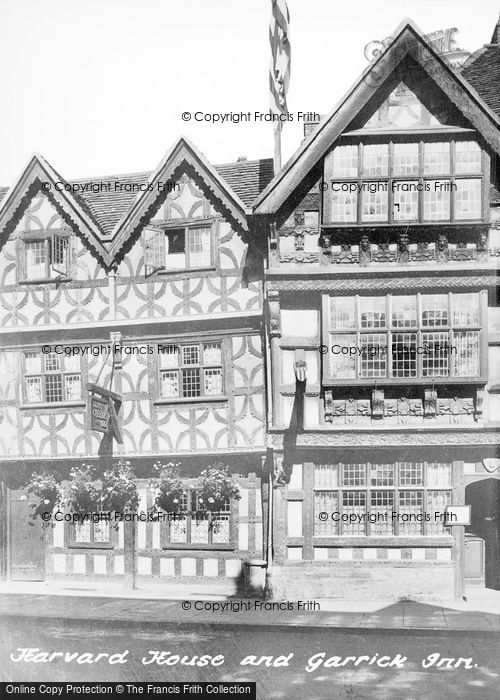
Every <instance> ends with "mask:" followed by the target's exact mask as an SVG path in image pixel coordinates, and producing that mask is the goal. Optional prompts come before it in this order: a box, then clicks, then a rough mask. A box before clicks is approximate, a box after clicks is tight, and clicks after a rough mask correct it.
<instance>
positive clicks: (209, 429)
mask: <svg viewBox="0 0 500 700" xmlns="http://www.w3.org/2000/svg"><path fill="white" fill-rule="evenodd" d="M499 81H500V26H499V25H497V26H496V27H495V29H494V33H493V36H492V38H491V41H490V42H489V43H487V44H485V46H483V47H482V48H480V49H479V50H478V51H476V52H475V53H473V54H472V55H471V56H470V57H469V58H468V59H467V60H466V62H465V63H464V64H463V65H461V66H460V67H456V66H455V67H453V66H452V65H451V64H450V63H449V62H448V61H447V60H446V58H445V57H443V56H442V55H439V54H438V53H437V52H436V47H435V46H433V45H431V44H429V43H428V42H427V40H426V39H424V38H423V37H422V36H421V35H420V33H419V31H418V30H417V29H416V28H415V27H414V26H413V24H411V23H407V24H405V25H402V26H401V27H400V28H399V29H398V31H397V33H396V34H395V35H394V41H393V42H392V44H391V45H390V46H389V48H388V49H387V50H386V51H385V53H384V54H383V55H382V56H381V57H380V58H379V59H378V60H377V61H376V62H375V63H373V64H372V65H370V66H369V67H368V68H367V70H365V72H364V74H363V75H362V76H360V78H359V80H358V81H357V82H356V83H355V85H354V86H353V87H352V88H351V89H350V91H349V92H348V93H347V95H346V96H345V97H344V98H342V99H341V101H340V102H338V103H337V105H336V106H335V107H334V108H333V110H332V111H331V112H330V114H328V115H326V116H324V117H323V118H322V119H321V120H320V121H319V122H318V123H311V124H309V125H308V126H307V129H306V131H307V133H306V135H305V138H304V140H303V142H302V143H301V144H300V146H299V148H298V150H297V151H296V152H295V153H294V155H293V156H292V157H291V158H290V160H289V161H288V162H287V163H286V164H285V165H284V166H283V167H282V168H281V170H280V171H279V172H276V173H273V164H272V160H271V159H264V160H260V161H250V160H247V159H245V158H239V159H238V161H237V162H235V163H228V164H223V165H212V164H211V163H209V162H208V161H207V160H206V158H205V157H204V156H203V155H202V154H201V153H200V152H199V150H198V149H197V148H196V146H194V145H193V144H192V143H190V142H189V141H188V140H187V139H185V138H179V139H178V140H177V141H175V143H174V144H173V146H172V147H171V148H170V149H169V150H168V152H167V153H166V155H165V157H164V158H163V160H162V161H161V163H160V165H159V166H158V167H157V168H156V170H154V171H153V172H150V173H149V172H148V173H134V174H130V175H126V176H116V177H115V176H113V177H106V178H104V177H93V178H92V179H90V178H89V179H88V181H87V182H89V183H90V182H92V183H94V184H95V183H104V182H109V181H114V182H118V183H137V184H139V183H145V182H147V183H151V187H148V188H143V190H144V191H140V192H138V193H136V192H134V191H127V190H130V189H132V190H133V189H134V188H130V187H128V188H126V187H124V188H121V187H117V188H106V187H98V186H96V187H94V188H93V189H92V188H91V187H90V186H89V187H88V188H85V189H84V191H83V189H82V188H81V189H80V191H79V192H77V191H71V189H72V188H67V189H65V188H64V187H56V184H57V183H61V182H64V180H63V178H62V177H61V175H60V174H58V173H57V172H56V171H55V170H54V168H53V167H52V166H51V165H50V164H49V163H48V162H47V161H46V160H44V158H43V157H41V156H39V155H34V156H33V157H32V158H31V159H30V161H29V162H28V164H27V166H26V168H25V169H24V171H23V172H22V174H21V175H20V177H19V178H18V179H17V180H16V182H14V184H13V185H12V186H11V187H10V188H3V189H2V190H0V197H1V200H0V328H1V330H0V337H1V352H0V378H1V382H0V459H1V472H0V473H1V478H2V479H3V485H2V510H1V535H2V538H1V544H2V550H1V557H2V575H3V578H4V579H11V580H19V581H25V580H36V581H47V582H49V583H50V582H57V583H58V585H61V581H66V582H67V586H68V587H70V586H75V585H76V584H77V582H82V581H86V580H87V581H88V580H89V579H90V580H91V581H93V582H94V583H96V582H99V581H105V580H110V581H113V582H116V584H117V586H121V585H123V582H124V581H126V579H127V576H129V575H130V570H131V568H132V569H133V570H134V571H135V574H136V580H137V585H138V586H141V583H144V584H146V583H147V584H148V585H149V584H152V583H153V582H156V583H157V584H158V585H160V586H164V587H168V586H169V585H172V584H174V583H175V584H179V583H182V584H183V585H184V586H185V587H187V588H186V590H189V587H191V588H192V589H193V590H196V591H201V590H202V589H203V586H204V585H206V586H207V587H208V586H209V585H211V586H212V587H213V586H214V584H217V585H218V587H219V590H225V591H227V592H233V591H234V590H235V587H236V586H237V585H238V583H239V582H240V580H241V577H242V570H243V567H244V564H245V562H250V561H255V560H257V561H260V562H261V564H259V565H258V566H261V567H262V568H263V569H265V566H266V563H267V584H268V592H269V593H270V594H272V595H273V596H274V597H276V598H287V599H289V600H297V599H301V598H304V597H305V596H307V597H331V598H344V599H348V598H351V599H359V598H372V599H374V598H384V599H388V598H392V599H394V600H396V599H401V598H407V597H408V598H415V599H420V600H425V599H427V600H430V599H434V600H435V599H446V598H453V597H460V596H462V595H463V594H464V590H465V587H466V586H470V585H476V586H487V587H490V588H496V589H500V531H499V527H500V526H499V520H500V519H499V517H498V514H499V512H500V468H499V467H500V460H499V454H498V448H499V443H500V432H499V430H498V428H499V423H498V416H499V408H500V406H499V404H500V309H499V308H498V302H497V279H498V278H497V267H498V261H499V259H500V191H499V165H500V158H499V156H500V94H499V92H498V85H499ZM338 98H339V96H338V95H336V94H335V93H334V91H333V92H332V94H331V102H332V105H333V104H335V102H336V101H337V100H338ZM81 182H82V181H79V183H81ZM84 182H85V181H84ZM159 182H162V183H166V182H168V183H172V186H171V187H170V186H169V187H168V188H165V187H164V188H163V189H162V188H158V187H157V186H156V185H157V183H159ZM75 189H76V188H73V190H75ZM47 345H48V346H50V349H49V352H46V348H45V351H42V347H43V346H47ZM89 345H90V346H99V347H101V346H102V347H103V348H104V349H109V348H111V350H112V352H110V353H109V361H107V362H105V360H106V353H102V354H99V355H98V354H97V353H96V354H93V353H92V352H86V353H85V352H83V347H84V346H89ZM56 346H57V347H59V348H61V347H81V348H82V352H81V353H79V354H74V355H71V354H65V353H64V352H60V351H59V352H58V351H56V350H55V348H56ZM160 346H161V348H160ZM141 347H142V348H148V349H151V350H147V351H144V352H142V351H139V350H137V351H134V348H136V349H138V348H141ZM111 375H112V377H111ZM111 379H112V381H111ZM89 387H90V388H91V389H92V388H94V389H95V392H94V394H93V398H92V404H91V403H90V401H89V398H88V395H89ZM99 387H111V389H112V399H113V401H112V402H111V404H108V405H111V406H112V411H111V415H109V416H108V415H107V413H106V410H105V402H103V404H102V406H101V408H102V412H101V414H100V409H99V405H100V404H99V398H100V395H99ZM101 398H102V395H101ZM105 398H109V396H105ZM90 405H92V411H91V410H90ZM92 413H93V415H92ZM99 419H101V423H104V429H106V426H107V425H108V423H109V422H110V421H111V422H112V423H113V431H112V433H111V435H112V441H113V444H112V449H113V458H116V459H118V458H119V457H122V458H123V459H126V460H128V461H130V463H131V465H132V466H133V468H134V470H135V473H136V474H137V477H138V487H139V496H140V505H139V510H140V511H143V512H147V511H148V509H149V508H150V507H151V505H152V503H153V498H154V494H153V493H152V491H151V487H150V479H151V478H152V475H153V465H154V464H155V463H156V462H161V463H169V462H175V463H179V464H180V465H181V468H182V477H183V487H184V488H185V493H184V496H183V499H184V501H183V503H184V506H183V507H184V508H185V510H186V515H185V517H184V518H183V519H181V520H179V521H178V523H177V524H175V526H173V525H172V523H171V522H169V521H168V519H166V520H165V521H158V522H139V523H137V527H136V528H135V533H134V534H133V537H134V540H133V541H132V540H131V537H130V532H129V530H128V529H127V524H126V523H125V524H124V523H120V524H119V525H118V527H117V528H115V527H113V525H112V524H109V523H105V522H100V523H92V522H87V523H85V524H84V525H78V526H74V525H72V524H71V523H68V522H64V521H59V522H52V523H51V524H50V526H49V527H46V528H45V529H43V530H42V527H41V522H38V521H37V523H36V524H35V525H33V524H31V525H30V518H29V514H30V508H29V504H28V502H27V500H26V496H25V494H24V492H23V490H22V489H21V488H19V485H20V484H21V482H22V477H23V476H26V477H29V476H30V475H31V474H32V472H37V471H38V472H44V471H45V472H46V471H50V470H51V469H54V468H57V469H58V470H59V473H63V474H64V473H69V470H70V469H71V468H72V467H74V466H78V465H82V464H83V463H97V462H98V461H99V460H100V459H101V458H102V454H103V441H105V440H108V442H109V440H110V433H109V432H108V433H103V432H102V431H101V432H100V431H99ZM102 427H103V426H102V425H101V429H102ZM96 428H97V429H96ZM108 448H109V445H108ZM217 462H220V463H223V464H224V465H227V466H228V467H229V469H230V473H231V474H232V475H233V476H234V477H235V479H237V483H238V487H239V491H240V496H241V498H240V499H239V500H238V499H229V500H228V501H227V502H226V503H225V505H224V508H223V509H222V511H223V512H222V513H221V516H220V519H221V526H220V527H219V528H218V529H217V530H211V529H210V528H209V527H208V526H203V520H201V524H200V521H199V520H197V521H195V520H194V516H193V515H190V512H191V510H190V507H189V503H191V502H192V500H191V499H192V494H193V493H194V492H195V491H196V487H197V484H198V480H199V477H200V473H201V471H202V470H204V469H206V468H207V467H209V466H210V465H213V464H215V463H217ZM16 479H18V482H17V486H16ZM458 505H469V506H470V524H469V525H463V524H462V525H457V524H455V525H454V524H450V523H449V522H445V520H444V518H443V517H442V515H443V514H444V513H445V512H446V509H447V507H448V506H458ZM464 510H465V509H464ZM462 512H463V511H462ZM436 514H437V516H436ZM205 525H206V523H205ZM207 590H208V588H207Z"/></svg>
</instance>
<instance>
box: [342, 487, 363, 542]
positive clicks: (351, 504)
mask: <svg viewBox="0 0 500 700" xmlns="http://www.w3.org/2000/svg"><path fill="white" fill-rule="evenodd" d="M342 512H343V513H345V515H347V516H351V515H354V516H356V515H357V516H359V517H358V518H356V519H354V518H353V522H344V523H343V531H344V535H364V534H365V533H366V512H367V511H366V492H365V491H343V492H342Z"/></svg>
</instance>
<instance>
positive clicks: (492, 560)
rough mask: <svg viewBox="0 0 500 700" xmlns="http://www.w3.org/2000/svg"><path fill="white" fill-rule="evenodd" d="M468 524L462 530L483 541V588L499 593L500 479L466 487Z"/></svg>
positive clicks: (475, 483) (486, 480)
mask: <svg viewBox="0 0 500 700" xmlns="http://www.w3.org/2000/svg"><path fill="white" fill-rule="evenodd" d="M465 503H466V504H467V505H470V506H471V524H470V525H469V526H467V527H466V528H465V531H466V533H470V534H473V535H476V536H477V537H480V538H481V539H483V540H484V560H485V561H484V577H485V585H486V588H494V589H495V590H500V479H482V480H480V481H475V482H472V483H471V484H468V485H467V486H466V487H465Z"/></svg>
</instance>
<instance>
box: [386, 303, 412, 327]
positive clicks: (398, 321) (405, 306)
mask: <svg viewBox="0 0 500 700" xmlns="http://www.w3.org/2000/svg"><path fill="white" fill-rule="evenodd" d="M392 325H393V326H394V328H415V327H416V325H417V297H415V296H413V297H409V296H393V297H392Z"/></svg>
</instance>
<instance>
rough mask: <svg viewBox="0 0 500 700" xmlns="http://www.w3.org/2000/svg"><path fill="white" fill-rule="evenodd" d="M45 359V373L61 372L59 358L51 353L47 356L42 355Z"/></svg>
mask: <svg viewBox="0 0 500 700" xmlns="http://www.w3.org/2000/svg"><path fill="white" fill-rule="evenodd" d="M44 359H45V371H46V372H60V371H61V356H60V355H56V354H55V353H54V352H51V353H49V354H47V355H44Z"/></svg>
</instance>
